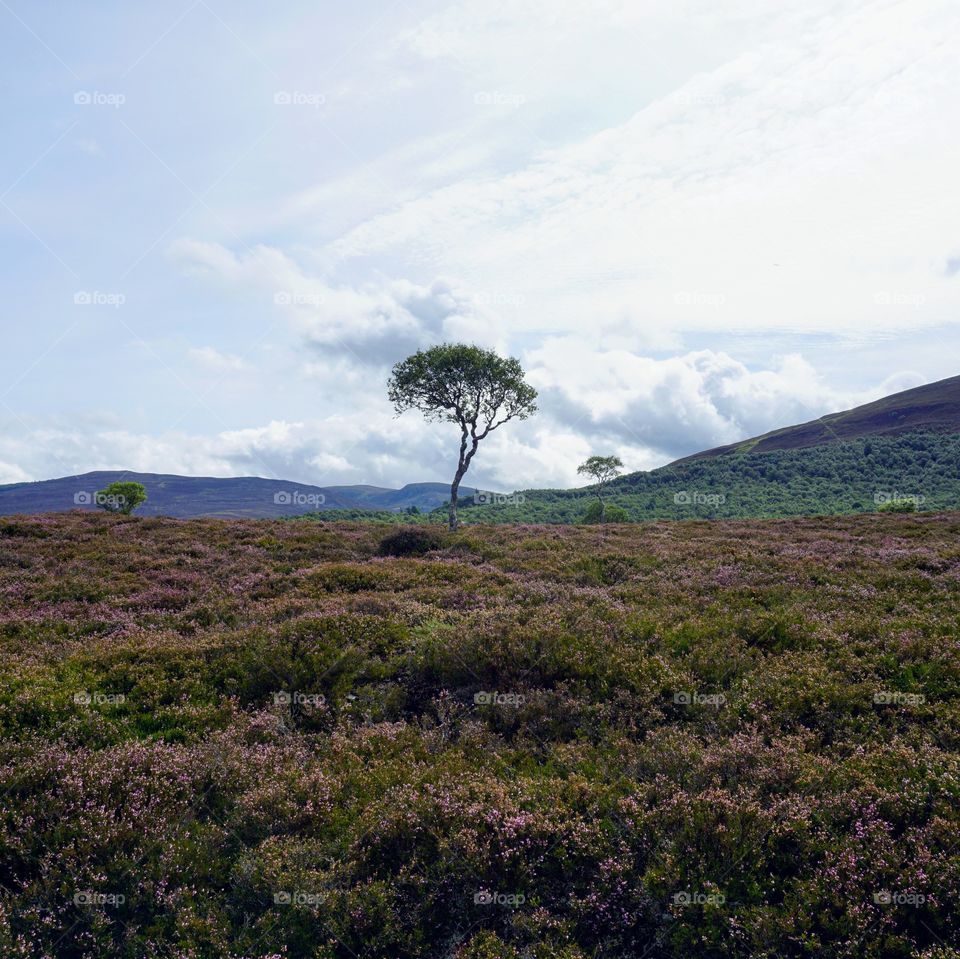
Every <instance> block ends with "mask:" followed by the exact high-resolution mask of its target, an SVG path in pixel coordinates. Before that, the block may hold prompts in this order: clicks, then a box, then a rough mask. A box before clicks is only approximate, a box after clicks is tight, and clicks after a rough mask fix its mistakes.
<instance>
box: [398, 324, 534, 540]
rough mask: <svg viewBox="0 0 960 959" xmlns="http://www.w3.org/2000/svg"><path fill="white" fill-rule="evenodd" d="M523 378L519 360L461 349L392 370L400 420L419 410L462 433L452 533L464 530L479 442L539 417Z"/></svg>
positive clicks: (438, 350)
mask: <svg viewBox="0 0 960 959" xmlns="http://www.w3.org/2000/svg"><path fill="white" fill-rule="evenodd" d="M523 376H524V373H523V368H522V367H521V366H520V362H519V361H518V360H515V359H513V358H509V359H504V358H503V357H502V356H499V355H498V354H496V353H494V352H493V351H492V350H484V349H481V348H480V347H479V346H467V345H466V344H462V343H444V344H442V345H440V346H434V347H431V348H430V349H428V350H421V351H420V352H418V353H414V354H413V355H412V356H408V357H407V358H406V359H405V360H403V361H401V362H400V363H397V364H396V366H394V368H393V372H392V373H391V375H390V380H389V383H388V384H387V395H388V396H389V398H390V402H391V403H393V406H394V409H395V410H396V411H397V414H400V413H403V412H405V411H406V410H412V409H413V410H419V411H420V412H421V413H423V415H424V416H425V417H426V418H427V419H428V420H441V421H444V422H449V423H456V424H457V426H459V427H460V454H459V457H458V459H457V470H456V473H455V474H454V477H453V482H452V483H451V484H450V505H449V524H450V529H451V530H455V529H456V528H457V526H458V525H459V520H458V518H457V498H458V493H459V489H460V481H461V480H462V479H463V476H464V474H465V473H466V472H467V470H468V469H469V468H470V463H471V461H472V460H473V457H474V456H475V455H476V452H477V447H478V446H479V445H480V442H481V441H482V440H484V439H486V438H487V437H488V436H489V435H490V434H491V433H492V432H493V431H494V430H495V429H497V428H499V427H501V426H503V424H504V423H507V422H509V421H510V420H512V419H519V420H524V419H527V417H529V416H532V415H533V414H534V413H536V411H537V404H536V402H535V401H536V398H537V391H536V390H535V389H534V388H533V387H532V386H530V385H529V384H528V383H527V382H526V381H525V380H524V378H523Z"/></svg>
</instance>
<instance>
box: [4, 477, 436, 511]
mask: <svg viewBox="0 0 960 959" xmlns="http://www.w3.org/2000/svg"><path fill="white" fill-rule="evenodd" d="M116 480H130V481H133V482H137V483H143V485H144V486H146V488H147V495H148V497H149V498H148V500H147V502H146V503H145V504H144V505H143V506H142V507H141V508H140V509H139V510H138V511H137V512H138V514H139V515H141V516H173V517H177V518H181V519H183V518H191V517H197V516H214V517H217V516H219V517H238V518H239V517H247V518H251V519H255V518H264V519H266V518H271V517H282V516H297V515H301V514H303V513H310V512H314V511H316V510H327V509H384V510H403V509H406V508H407V507H408V506H416V507H418V508H419V509H427V510H429V509H432V508H433V507H435V506H437V505H438V504H439V503H442V502H443V501H444V500H445V499H446V498H447V496H449V492H450V488H449V486H447V485H446V484H444V483H412V484H410V485H409V486H405V487H403V489H399V490H395V489H384V488H381V487H375V486H330V487H322V486H310V485H307V484H303V483H291V482H289V481H287V480H271V479H263V478H261V477H256V476H243V477H235V478H228V479H222V478H217V477H209V476H173V475H166V474H160V473H130V472H123V471H120V470H116V471H98V472H93V473H83V474H81V475H79V476H66V477H63V478H61V479H52V480H43V481H41V482H37V483H15V484H13V485H11V486H0V516H9V515H12V514H16V513H59V512H64V511H66V510H71V509H96V507H95V506H94V505H93V502H92V499H93V494H94V493H95V492H96V491H97V490H99V489H103V488H104V487H105V486H107V485H108V484H109V483H112V482H114V481H116Z"/></svg>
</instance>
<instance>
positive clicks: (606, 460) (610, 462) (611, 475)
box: [577, 456, 623, 523]
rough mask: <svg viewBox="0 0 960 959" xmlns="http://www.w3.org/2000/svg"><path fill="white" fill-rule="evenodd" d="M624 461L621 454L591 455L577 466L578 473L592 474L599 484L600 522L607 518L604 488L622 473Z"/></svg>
mask: <svg viewBox="0 0 960 959" xmlns="http://www.w3.org/2000/svg"><path fill="white" fill-rule="evenodd" d="M621 469H623V461H622V460H621V459H620V457H619V456H591V457H590V459H588V460H586V461H585V462H583V463H581V464H580V465H579V466H578V467H577V472H578V473H585V474H586V475H587V476H592V477H593V478H594V480H595V481H596V484H597V499H598V500H599V501H600V522H601V523H603V522H605V521H606V518H607V506H606V504H605V503H604V501H603V488H604V486H606V485H607V483H609V482H610V480H612V479H615V478H616V477H618V476H619V475H620V470H621Z"/></svg>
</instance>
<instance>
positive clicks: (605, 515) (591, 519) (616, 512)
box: [582, 501, 630, 523]
mask: <svg viewBox="0 0 960 959" xmlns="http://www.w3.org/2000/svg"><path fill="white" fill-rule="evenodd" d="M582 522H584V523H600V522H603V523H629V522H630V514H629V513H628V512H627V511H626V510H625V509H623V507H622V506H617V505H616V504H615V503H611V504H609V505H607V506H606V508H604V506H603V504H601V503H600V502H599V501H595V502H593V503H591V504H590V505H589V506H588V507H587V510H586V512H585V513H584V514H583V520H582Z"/></svg>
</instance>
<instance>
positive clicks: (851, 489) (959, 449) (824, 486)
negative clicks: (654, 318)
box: [463, 433, 960, 523]
mask: <svg viewBox="0 0 960 959" xmlns="http://www.w3.org/2000/svg"><path fill="white" fill-rule="evenodd" d="M681 492H688V493H691V494H692V493H700V494H703V496H704V497H718V498H719V499H717V500H715V499H707V500H706V501H705V502H702V503H699V504H697V503H691V504H687V503H677V502H675V496H676V495H677V494H678V493H681ZM878 493H879V494H883V493H888V494H892V493H900V494H903V495H911V496H918V497H923V502H922V506H923V507H924V508H926V509H940V510H943V509H958V508H960V436H957V435H944V434H940V433H910V434H906V435H904V436H896V437H879V438H872V439H867V440H853V441H849V442H843V443H833V444H830V445H826V446H819V447H815V448H813V449H801V450H779V451H775V452H771V453H744V454H736V455H731V456H723V457H716V458H710V459H701V460H693V461H690V462H685V463H681V464H678V465H673V466H668V467H664V468H663V469H659V470H654V471H653V472H650V473H633V474H631V475H629V476H624V477H622V478H621V479H620V480H618V481H617V482H616V483H614V484H612V486H611V488H610V501H611V502H613V503H616V504H617V505H619V506H622V507H623V508H624V509H626V510H627V513H628V514H629V516H630V518H631V519H632V520H649V519H689V518H693V517H705V518H713V517H719V518H725V517H726V518H748V517H784V516H811V515H826V514H844V513H856V512H866V511H872V510H874V509H876V503H875V497H876V496H877V494H878ZM591 499H592V495H591V492H590V490H589V489H583V490H524V491H523V493H522V502H518V503H507V504H504V505H499V506H482V507H470V506H468V507H467V508H466V509H465V510H464V511H463V517H464V519H465V520H467V521H468V522H502V523H511V522H539V523H571V522H577V521H579V519H580V518H581V517H582V515H583V513H584V511H585V510H586V508H587V505H588V504H589V503H590V501H591Z"/></svg>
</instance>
